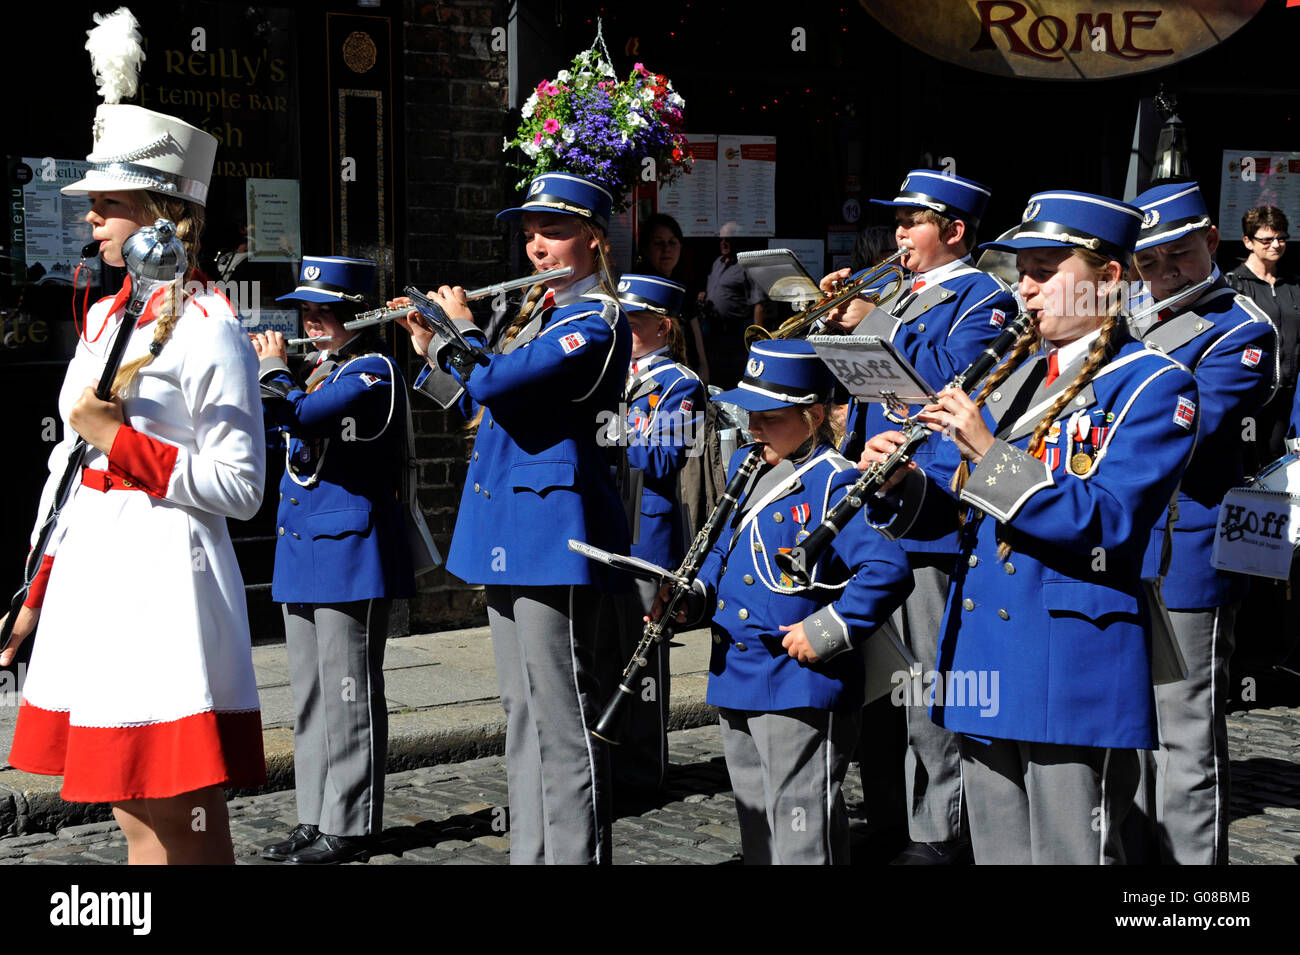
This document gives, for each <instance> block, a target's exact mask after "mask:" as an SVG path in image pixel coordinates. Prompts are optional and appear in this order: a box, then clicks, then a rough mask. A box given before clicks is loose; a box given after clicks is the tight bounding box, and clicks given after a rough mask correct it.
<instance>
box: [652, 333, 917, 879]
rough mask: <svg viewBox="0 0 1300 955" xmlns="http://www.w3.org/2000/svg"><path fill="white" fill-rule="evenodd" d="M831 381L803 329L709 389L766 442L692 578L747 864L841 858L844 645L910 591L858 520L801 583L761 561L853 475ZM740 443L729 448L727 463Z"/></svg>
mask: <svg viewBox="0 0 1300 955" xmlns="http://www.w3.org/2000/svg"><path fill="white" fill-rule="evenodd" d="M833 387H834V379H833V378H832V377H831V374H830V372H829V371H828V370H827V368H826V366H825V365H824V364H822V362H821V360H820V359H818V358H817V355H816V353H815V352H814V351H813V349H812V346H811V345H809V344H808V343H807V342H805V341H798V340H777V341H761V342H757V343H755V345H754V346H753V348H751V349H750V352H749V360H748V363H747V365H746V369H745V377H744V378H743V379H742V380H741V382H740V383H739V385H738V386H737V387H736V388H735V389H733V390H731V391H726V392H723V393H722V394H720V395H718V396H716V397H715V398H714V399H713V400H715V401H729V402H731V403H732V404H736V405H739V406H740V407H742V408H745V409H746V410H747V411H749V428H750V431H751V432H752V433H753V435H754V438H755V440H756V441H757V442H758V446H759V447H760V448H761V449H762V455H763V459H762V465H761V466H760V468H759V470H758V471H756V472H755V475H754V477H753V478H752V479H751V481H750V483H749V485H748V486H747V487H746V488H744V489H743V490H742V496H741V498H740V500H739V503H738V505H737V508H736V513H735V514H734V515H733V518H732V520H731V522H730V524H729V525H728V526H725V527H724V528H723V530H722V535H721V536H720V537H719V539H718V543H717V545H716V546H715V547H714V548H713V550H712V552H711V553H710V554H709V556H708V558H707V559H706V560H705V562H704V565H703V566H702V567H701V568H700V574H699V576H698V578H697V579H696V581H695V587H696V592H697V594H698V595H699V603H700V604H701V606H702V608H707V610H708V612H709V616H711V617H712V629H713V656H712V659H711V661H710V664H709V688H708V695H707V700H708V702H709V703H711V704H713V705H714V706H717V707H719V708H720V710H721V714H720V715H721V719H720V722H721V726H722V742H723V748H724V751H725V754H726V759H727V771H728V773H729V774H730V776H731V784H732V789H733V790H734V791H735V794H736V811H737V813H738V815H739V817H740V830H741V845H742V849H743V852H744V857H745V862H746V863H748V864H751V865H753V864H781V865H792V864H847V863H848V833H849V830H848V816H847V813H846V812H845V808H844V800H843V796H842V794H841V786H842V784H843V782H844V775H845V772H846V771H847V769H848V764H849V760H850V759H851V758H852V756H853V749H854V746H855V744H856V742H857V734H858V719H859V713H860V711H861V708H862V702H863V669H862V661H861V659H860V658H859V656H858V654H857V653H856V652H849V651H854V650H857V649H858V648H859V647H860V646H861V644H862V641H864V640H866V639H867V638H868V637H869V636H870V635H871V634H872V633H873V632H874V631H875V630H876V628H877V627H878V626H879V625H880V624H881V623H883V622H884V621H885V620H886V619H888V617H889V615H890V614H891V613H893V611H894V609H895V608H896V607H897V606H898V605H899V603H900V602H901V601H902V599H903V598H904V597H905V596H906V595H907V592H908V591H909V590H910V589H911V581H910V579H909V575H908V571H907V560H906V556H905V555H904V553H903V551H902V549H901V548H900V547H899V546H898V545H897V544H895V543H892V542H891V541H888V540H886V539H885V538H884V537H882V536H881V535H879V534H877V533H875V532H874V531H873V530H872V529H871V528H870V527H868V526H867V524H866V522H865V521H854V522H852V523H851V524H850V525H849V527H847V528H846V529H845V530H844V532H843V533H841V534H840V535H839V536H838V537H837V538H836V539H835V543H834V544H833V552H832V553H829V554H827V555H826V556H825V557H824V558H823V559H822V561H821V562H820V563H819V564H818V567H817V570H816V571H815V573H814V575H813V577H812V580H811V582H810V584H809V585H808V586H806V587H805V586H799V585H797V584H795V583H794V582H793V581H792V580H791V579H790V578H789V577H786V576H784V575H783V574H782V573H781V571H780V570H778V569H777V567H776V565H775V564H774V562H773V558H774V557H775V556H776V555H777V553H779V552H780V551H783V550H788V549H789V548H791V547H793V546H794V545H795V544H796V543H797V542H799V541H801V540H803V538H804V537H806V536H807V534H808V528H810V527H816V526H817V525H818V524H819V523H820V522H821V520H822V518H823V517H824V516H825V512H826V510H827V509H829V508H830V507H831V506H833V505H834V504H835V503H836V502H837V501H838V500H839V499H840V498H841V497H843V496H844V493H845V491H846V489H847V488H848V487H849V486H850V485H852V483H853V482H854V481H855V480H856V479H857V471H856V470H854V468H853V464H852V463H851V462H850V461H848V460H847V459H845V458H844V457H842V456H841V455H840V454H839V453H838V452H837V451H836V450H835V444H836V435H835V434H834V432H833V430H832V428H831V425H830V418H829V410H830V408H829V400H830V397H831V392H832V390H833ZM751 450H752V448H751V447H746V448H742V449H740V450H739V451H737V452H736V454H735V455H734V456H733V457H732V459H731V464H730V467H729V469H728V471H729V473H734V472H735V471H736V470H737V469H738V467H739V466H740V463H741V461H742V459H744V458H745V457H746V456H747V455H748V454H749V452H750V451H751ZM661 611H662V602H661V601H656V605H655V607H654V611H653V612H654V614H655V615H656V616H657V615H658V613H659V612H661Z"/></svg>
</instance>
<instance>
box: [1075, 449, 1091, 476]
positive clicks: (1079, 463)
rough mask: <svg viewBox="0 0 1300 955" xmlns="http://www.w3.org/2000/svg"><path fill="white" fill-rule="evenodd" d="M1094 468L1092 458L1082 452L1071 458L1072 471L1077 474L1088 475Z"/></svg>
mask: <svg viewBox="0 0 1300 955" xmlns="http://www.w3.org/2000/svg"><path fill="white" fill-rule="evenodd" d="M1091 467H1092V458H1091V456H1089V455H1087V454H1084V453H1083V452H1082V451H1080V452H1079V453H1078V454H1076V455H1075V456H1074V457H1072V458H1070V470H1071V471H1073V472H1074V473H1075V474H1087V473H1088V469H1089V468H1091Z"/></svg>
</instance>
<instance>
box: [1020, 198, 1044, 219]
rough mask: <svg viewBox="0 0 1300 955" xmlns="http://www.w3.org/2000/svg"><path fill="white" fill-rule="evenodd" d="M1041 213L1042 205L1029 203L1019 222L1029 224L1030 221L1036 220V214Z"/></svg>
mask: <svg viewBox="0 0 1300 955" xmlns="http://www.w3.org/2000/svg"><path fill="white" fill-rule="evenodd" d="M1042 211H1043V204H1042V203H1041V202H1031V203H1029V205H1027V206H1025V212H1024V215H1022V216H1021V217H1020V221H1021V222H1029V221H1030V220H1032V219H1036V218H1038V213H1040V212H1042Z"/></svg>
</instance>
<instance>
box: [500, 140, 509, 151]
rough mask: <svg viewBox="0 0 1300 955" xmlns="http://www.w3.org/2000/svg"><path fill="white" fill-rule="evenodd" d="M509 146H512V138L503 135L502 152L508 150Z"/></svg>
mask: <svg viewBox="0 0 1300 955" xmlns="http://www.w3.org/2000/svg"><path fill="white" fill-rule="evenodd" d="M509 148H510V140H508V139H506V138H504V137H502V139H501V151H502V152H505V151H506V150H508V149H509Z"/></svg>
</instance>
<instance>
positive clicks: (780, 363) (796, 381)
mask: <svg viewBox="0 0 1300 955" xmlns="http://www.w3.org/2000/svg"><path fill="white" fill-rule="evenodd" d="M834 388H835V377H834V376H833V375H832V374H831V371H830V369H829V368H827V367H826V365H825V363H824V362H823V361H822V360H821V359H820V358H818V357H817V352H815V351H814V350H813V347H812V345H809V344H808V343H807V342H806V341H804V340H803V339H801V338H795V339H773V340H770V341H759V342H755V343H754V347H752V348H751V349H750V350H749V361H747V362H746V363H745V377H744V378H742V379H741V380H740V384H738V385H737V386H736V387H735V388H732V389H731V390H730V391H724V392H722V394H719V395H714V396H713V398H711V399H710V400H711V401H725V402H728V403H730V404H733V405H739V406H740V407H742V408H744V409H745V410H746V411H775V410H776V409H778V408H794V407H808V406H810V405H813V404H816V403H817V402H819V401H824V400H825V399H826V398H827V397H829V396H830V394H831V392H832V391H833V390H834Z"/></svg>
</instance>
